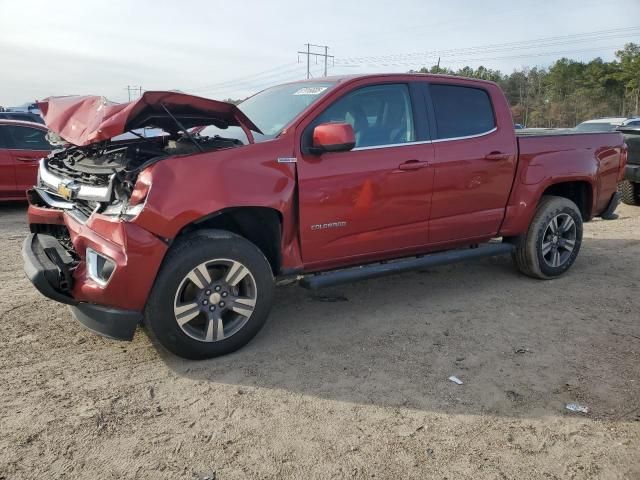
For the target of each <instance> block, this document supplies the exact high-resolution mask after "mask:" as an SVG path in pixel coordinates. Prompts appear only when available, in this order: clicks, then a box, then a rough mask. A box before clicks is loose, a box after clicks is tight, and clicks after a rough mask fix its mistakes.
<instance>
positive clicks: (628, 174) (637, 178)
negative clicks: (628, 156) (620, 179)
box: [624, 164, 640, 183]
mask: <svg viewBox="0 0 640 480" xmlns="http://www.w3.org/2000/svg"><path fill="white" fill-rule="evenodd" d="M624 179H625V180H629V181H630V182H637V183H640V165H629V164H627V166H626V167H625V168H624Z"/></svg>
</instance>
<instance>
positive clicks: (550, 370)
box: [0, 204, 640, 480]
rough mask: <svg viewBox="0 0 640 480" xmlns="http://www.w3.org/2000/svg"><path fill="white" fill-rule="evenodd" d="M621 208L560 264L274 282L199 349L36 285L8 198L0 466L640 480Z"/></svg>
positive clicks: (633, 301)
mask: <svg viewBox="0 0 640 480" xmlns="http://www.w3.org/2000/svg"><path fill="white" fill-rule="evenodd" d="M618 212H619V213H620V214H621V215H620V219H619V220H617V221H613V222H605V221H599V220H596V221H594V222H592V223H590V224H588V225H587V226H586V238H585V242H584V244H583V249H582V252H581V253H580V256H579V258H578V261H577V263H576V264H575V265H574V267H573V268H572V269H571V271H570V272H569V273H568V274H567V275H565V276H564V277H562V278H560V279H557V280H553V281H547V282H541V281H536V280H532V279H529V278H526V277H523V276H521V275H519V274H518V273H516V271H515V270H514V268H513V266H512V264H511V261H510V259H508V258H500V259H487V260H483V261H478V262H474V263H470V264H466V265H456V266H450V267H441V268H434V269H430V270H428V271H421V272H413V273H408V274H403V275H398V276H393V277H388V278H384V279H377V280H370V281H365V282H361V283H358V284H353V285H348V286H346V287H344V288H334V289H329V290H325V291H322V292H320V293H316V294H313V293H310V292H307V291H305V290H302V289H300V288H297V287H293V286H292V287H282V288H280V289H279V290H278V293H277V305H276V306H275V308H274V309H273V311H272V314H271V317H270V319H269V322H268V323H267V325H266V327H265V328H264V329H263V330H262V332H261V333H260V334H259V335H258V336H257V337H256V338H255V339H254V340H253V341H252V342H251V343H250V344H249V345H248V346H246V347H245V348H244V349H242V350H240V351H238V352H236V353H235V354H232V355H229V356H226V357H223V358H219V359H214V360H211V361H204V362H189V361H184V360H181V359H178V358H176V357H173V356H171V355H169V354H166V353H165V352H163V351H159V350H158V349H156V348H155V347H154V346H153V345H152V344H151V343H150V342H149V340H148V338H147V336H146V335H145V333H144V331H139V332H138V333H137V334H136V337H135V339H134V341H133V342H131V343H121V342H115V341H110V340H107V339H103V338H101V337H98V336H96V335H93V334H91V333H90V332H88V331H86V330H84V329H82V327H80V326H79V325H78V324H76V323H75V321H74V320H73V319H72V318H71V317H70V314H69V313H68V311H67V309H66V308H65V307H63V306H61V305H58V304H56V303H54V302H51V301H49V300H47V299H45V298H44V297H42V296H40V295H39V294H38V293H37V292H36V291H35V290H34V289H33V288H32V286H31V285H30V284H29V282H28V281H27V280H26V279H25V277H24V274H23V272H22V260H21V257H20V245H21V242H22V239H23V238H24V236H25V235H26V233H27V229H26V226H25V221H24V216H25V207H24V205H20V204H12V205H6V206H0V289H1V295H0V318H1V320H0V341H1V342H2V343H1V345H2V346H1V348H0V385H1V386H2V388H1V389H0V479H6V480H8V479H11V480H13V479H23V478H24V479H27V478H28V479H34V478H37V479H45V478H46V479H51V478H92V479H98V478H99V479H101V480H103V479H112V478H113V479H134V478H135V479H146V478H150V479H182V478H185V479H197V478H200V479H202V478H206V477H207V476H208V477H210V478H217V479H232V478H305V479H306V478H322V479H326V478H374V477H375V478H393V479H397V478H403V479H404V478H419V479H425V478H438V479H445V478H446V479H450V480H453V479H456V480H457V479H467V478H468V479H474V480H475V479H483V478H490V479H496V478H498V479H518V480H520V479H529V478H531V479H566V478H570V479H587V478H606V479H609V478H616V479H622V478H625V479H638V478H640V323H639V322H640V318H639V317H640V316H639V314H638V312H639V311H640V291H639V290H638V286H639V285H640V269H639V259H640V208H637V207H636V208H634V207H629V206H622V207H620V209H619V211H618ZM450 375H456V376H458V377H459V378H460V379H462V381H463V382H464V384H463V385H456V384H454V383H452V382H451V381H449V380H447V378H448V377H449V376H450ZM567 402H578V403H580V404H584V405H586V406H588V407H589V412H588V413H587V414H580V413H571V412H568V411H567V410H566V409H565V404H566V403H567Z"/></svg>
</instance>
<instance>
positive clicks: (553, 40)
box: [336, 27, 640, 65]
mask: <svg viewBox="0 0 640 480" xmlns="http://www.w3.org/2000/svg"><path fill="white" fill-rule="evenodd" d="M638 35H640V27H625V28H617V29H610V30H600V31H595V32H585V33H579V34H572V35H561V36H553V37H544V38H538V39H533V40H522V41H517V42H504V43H494V44H487V45H481V46H474V47H463V48H454V49H447V50H430V51H424V52H413V53H399V54H390V55H379V56H368V57H350V58H342V59H338V60H336V63H337V64H338V65H347V64H353V63H362V62H366V61H369V60H373V61H384V60H398V59H405V58H412V57H424V56H427V55H431V56H436V55H441V56H443V57H444V56H452V55H459V54H472V53H476V52H477V53H488V52H492V51H505V50H506V51H508V50H515V49H523V48H524V49H532V48H541V47H546V46H556V45H569V44H572V43H582V42H592V41H597V40H604V39H612V38H620V37H630V36H638Z"/></svg>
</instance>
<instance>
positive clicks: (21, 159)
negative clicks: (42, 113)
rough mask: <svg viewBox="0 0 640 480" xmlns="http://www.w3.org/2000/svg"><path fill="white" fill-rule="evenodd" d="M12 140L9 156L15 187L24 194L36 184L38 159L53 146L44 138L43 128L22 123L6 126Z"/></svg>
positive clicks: (45, 132)
mask: <svg viewBox="0 0 640 480" xmlns="http://www.w3.org/2000/svg"><path fill="white" fill-rule="evenodd" d="M8 132H9V134H10V136H11V140H12V142H13V145H12V148H11V156H12V157H13V162H14V166H15V179H16V189H17V190H18V192H19V193H20V194H24V193H25V192H26V191H27V190H28V189H30V188H31V187H33V186H34V185H35V184H36V181H37V178H38V161H39V160H40V159H41V158H42V157H46V156H47V155H48V154H49V152H50V151H51V149H52V148H53V147H52V146H51V145H50V144H49V142H48V141H47V139H46V134H47V131H46V130H45V129H40V128H35V127H28V126H23V125H11V126H8Z"/></svg>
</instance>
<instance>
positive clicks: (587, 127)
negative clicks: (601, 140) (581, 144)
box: [576, 122, 617, 132]
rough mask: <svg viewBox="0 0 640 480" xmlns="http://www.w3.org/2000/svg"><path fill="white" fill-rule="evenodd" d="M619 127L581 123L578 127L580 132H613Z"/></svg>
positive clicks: (608, 124)
mask: <svg viewBox="0 0 640 480" xmlns="http://www.w3.org/2000/svg"><path fill="white" fill-rule="evenodd" d="M616 127H617V125H613V124H611V123H604V122H593V123H581V124H580V125H578V126H577V127H576V130H578V131H579V132H613V131H614V130H615V129H616Z"/></svg>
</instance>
